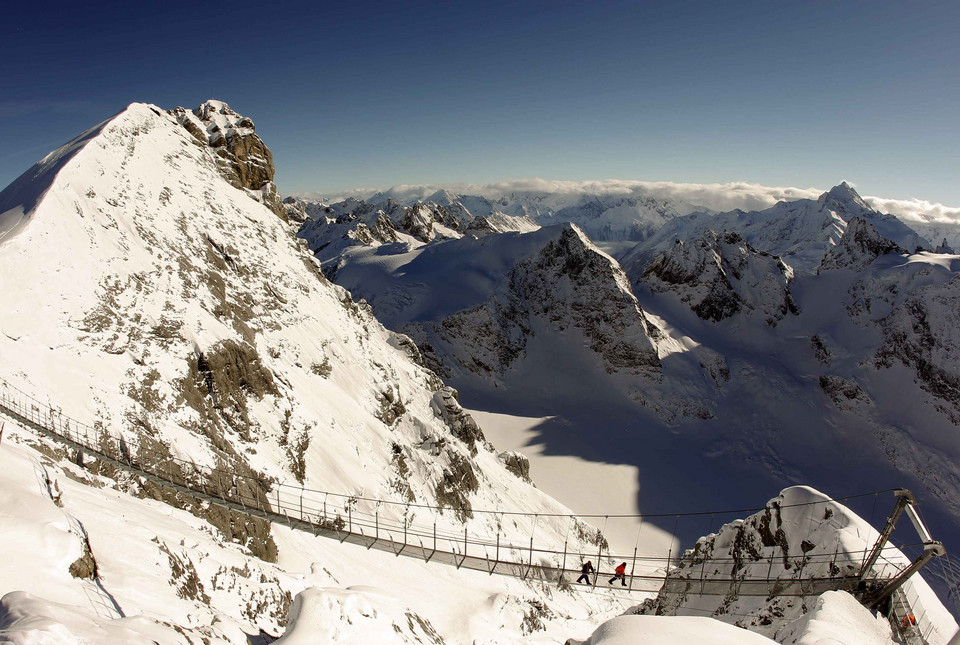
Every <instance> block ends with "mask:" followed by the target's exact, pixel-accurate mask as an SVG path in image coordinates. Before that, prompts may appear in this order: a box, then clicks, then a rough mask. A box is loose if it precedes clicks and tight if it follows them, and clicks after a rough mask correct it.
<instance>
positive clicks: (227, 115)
mask: <svg viewBox="0 0 960 645" xmlns="http://www.w3.org/2000/svg"><path fill="white" fill-rule="evenodd" d="M170 113H171V114H172V115H173V116H174V117H176V119H177V121H178V122H179V123H180V124H181V125H182V126H183V127H184V128H186V130H187V132H189V133H190V134H191V135H192V136H193V137H194V139H196V140H197V142H199V143H200V144H201V145H205V146H209V147H210V148H211V149H212V150H213V151H214V152H215V153H216V154H217V157H218V158H219V162H218V167H219V168H220V169H221V172H222V173H223V176H224V177H225V178H226V179H227V181H229V182H230V183H231V184H232V185H233V186H236V187H237V188H244V189H246V190H248V191H251V196H253V197H254V198H255V199H258V201H261V202H263V204H264V205H265V206H266V207H267V208H269V209H270V210H271V211H273V212H274V213H276V215H277V216H278V217H280V218H281V219H283V220H284V221H288V218H287V212H286V209H285V208H284V206H283V203H282V202H281V200H280V195H279V193H278V192H277V187H276V185H275V184H274V183H273V175H274V172H275V168H274V165H273V153H272V152H270V149H269V148H267V146H266V144H264V142H263V140H262V139H260V137H259V136H258V135H257V133H256V131H255V130H256V128H255V126H254V124H253V121H252V120H251V119H250V118H249V117H245V116H242V115H240V114H238V113H237V112H235V111H234V110H233V109H231V108H230V106H229V105H227V104H226V103H224V102H223V101H213V100H210V101H206V102H204V103H203V104H201V105H200V107H198V108H196V109H195V110H187V109H186V108H182V107H178V108H176V109H174V110H171V111H170Z"/></svg>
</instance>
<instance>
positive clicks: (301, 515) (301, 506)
mask: <svg viewBox="0 0 960 645" xmlns="http://www.w3.org/2000/svg"><path fill="white" fill-rule="evenodd" d="M300 519H301V520H302V519H303V486H301V487H300Z"/></svg>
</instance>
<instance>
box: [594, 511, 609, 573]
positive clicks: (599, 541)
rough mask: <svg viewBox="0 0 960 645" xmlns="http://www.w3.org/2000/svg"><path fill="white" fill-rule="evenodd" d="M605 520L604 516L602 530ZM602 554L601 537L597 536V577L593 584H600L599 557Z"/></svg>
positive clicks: (605, 523)
mask: <svg viewBox="0 0 960 645" xmlns="http://www.w3.org/2000/svg"><path fill="white" fill-rule="evenodd" d="M607 519H608V516H604V518H603V528H604V529H606V528H607ZM602 554H603V536H602V535H598V536H597V575H596V577H595V578H594V582H593V584H597V583H598V582H600V557H601V555H602Z"/></svg>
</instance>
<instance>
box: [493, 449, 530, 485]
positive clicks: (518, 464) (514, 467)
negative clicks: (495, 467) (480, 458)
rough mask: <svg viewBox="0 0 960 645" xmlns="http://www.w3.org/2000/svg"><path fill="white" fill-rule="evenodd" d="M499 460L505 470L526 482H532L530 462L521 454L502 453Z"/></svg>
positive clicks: (498, 456)
mask: <svg viewBox="0 0 960 645" xmlns="http://www.w3.org/2000/svg"><path fill="white" fill-rule="evenodd" d="M497 458H498V459H499V460H500V461H501V462H502V463H503V466H504V468H506V469H507V470H509V471H510V472H511V473H513V474H514V475H516V476H517V477H519V478H520V479H522V480H524V481H530V460H529V459H527V457H526V455H522V454H520V453H519V452H512V451H511V452H501V453H500V454H499V455H497Z"/></svg>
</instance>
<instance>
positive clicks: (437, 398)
mask: <svg viewBox="0 0 960 645" xmlns="http://www.w3.org/2000/svg"><path fill="white" fill-rule="evenodd" d="M431 406H432V407H433V411H434V413H435V414H436V415H437V416H438V417H440V418H441V419H443V421H444V423H446V424H447V426H448V427H449V428H450V431H451V432H452V433H453V434H454V436H455V437H457V438H458V439H460V440H461V441H462V442H464V443H465V444H467V446H468V447H469V448H470V454H472V455H475V454H477V442H478V441H479V442H481V443H482V442H483V441H484V437H483V431H482V430H481V429H480V426H479V425H477V422H476V421H474V420H473V417H472V416H470V414H469V413H468V412H467V411H466V410H464V409H463V408H462V407H461V406H460V397H459V395H458V394H457V391H456V390H455V389H453V388H452V387H444V388H442V389H440V390H438V391H437V392H435V393H434V395H433V400H432V401H431Z"/></svg>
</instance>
